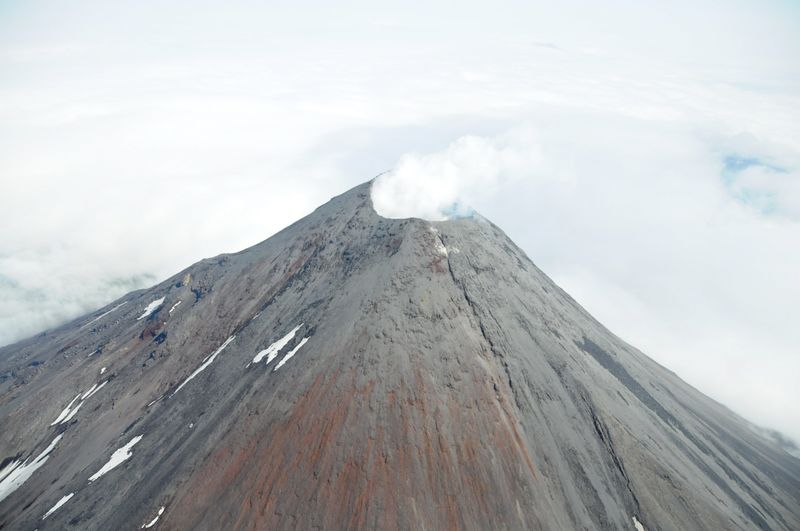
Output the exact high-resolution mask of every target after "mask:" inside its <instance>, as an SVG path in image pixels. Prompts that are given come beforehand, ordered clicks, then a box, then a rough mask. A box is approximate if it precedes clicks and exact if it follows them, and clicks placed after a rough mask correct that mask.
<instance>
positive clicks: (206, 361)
mask: <svg viewBox="0 0 800 531" xmlns="http://www.w3.org/2000/svg"><path fill="white" fill-rule="evenodd" d="M235 337H236V336H231V337H229V338H228V339H226V340H225V343H223V344H222V345H221V346H220V347H219V348H218V349H217V350H215V351H214V353H213V354H211V355H210V356H206V357H205V359H203V364H202V365H200V366H199V367H198V368H197V369H195V371H194V372H193V373H192V374H190V375H189V377H188V378H186V379H185V380H184V381H183V383H181V384H180V385H179V386H178V388H177V389H175V391H173V393H172V394H171V395H170V396H175V393H177V392H178V391H180V390H181V388H183V386H184V385H186V384H187V383H189V382H190V381H191V380H192V378H194V377H195V376H197V375H198V374H200V373H201V372H203V371H204V370H206V368H207V367H208V366H209V365H211V364H212V363H213V362H214V358H216V357H217V354H219V353H220V352H222V350H223V349H224V348H225V347H227V346H228V345H229V344H230V342H231V341H233V338H235Z"/></svg>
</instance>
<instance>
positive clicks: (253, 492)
mask: <svg viewBox="0 0 800 531" xmlns="http://www.w3.org/2000/svg"><path fill="white" fill-rule="evenodd" d="M0 424H1V425H2V429H1V430H0V459H2V464H0V528H2V529H36V528H38V529H41V530H42V531H44V530H45V529H100V530H108V529H139V528H142V527H145V528H160V529H270V530H274V529H301V530H307V529H381V530H391V529H428V530H436V529H466V530H473V529H474V530H486V529H548V530H551V529H570V530H572V529H647V530H648V531H652V530H658V529H663V530H668V529H681V530H690V529H787V530H793V529H800V460H798V459H796V458H795V457H792V456H790V455H789V454H787V453H786V452H784V451H783V450H782V449H781V448H779V447H778V446H777V445H775V444H774V443H773V442H771V441H769V440H767V439H765V438H763V437H762V436H761V435H759V434H758V433H757V432H755V431H753V430H752V429H751V427H750V425H749V424H748V423H747V422H746V421H745V420H743V419H741V418H740V417H738V416H737V415H735V414H734V413H732V412H731V411H729V410H728V409H726V408H725V407H723V406H721V405H720V404H718V403H716V402H714V401H712V400H711V399H709V398H707V397H706V396H704V395H703V394H701V393H700V392H698V391H697V390H695V389H694V388H692V387H690V386H689V385H687V384H686V383H684V382H683V381H681V380H680V379H679V378H678V377H677V376H676V375H675V374H673V373H672V372H670V371H669V370H667V369H665V368H664V367H661V366H660V365H658V364H656V363H655V362H653V361H652V360H650V359H649V358H648V357H647V356H645V355H644V354H642V353H641V352H639V351H637V350H636V349H634V348H633V347H631V346H629V345H627V344H626V343H624V342H623V341H621V340H620V339H619V338H617V337H616V336H614V335H613V334H612V333H611V332H609V331H608V330H606V329H605V328H604V327H603V326H602V325H601V324H600V323H598V322H597V321H596V320H594V319H593V318H592V317H591V316H590V315H589V314H587V313H586V311H585V310H583V309H582V308H581V307H580V306H579V305H578V304H577V303H576V302H575V301H574V300H573V299H572V298H570V297H569V295H567V294H566V293H564V292H563V291H562V290H561V289H560V288H559V287H558V286H556V285H555V284H554V283H553V282H552V281H551V280H550V279H549V278H548V277H547V276H546V275H545V274H544V273H542V272H541V271H540V270H539V269H537V268H536V266H535V265H534V264H533V263H532V262H531V261H530V260H529V259H528V257H527V256H526V255H525V254H524V253H523V252H522V251H521V250H520V249H519V248H517V247H516V246H515V245H514V243H513V242H511V240H509V238H508V237H507V236H506V235H505V234H503V232H502V231H500V230H499V229H498V228H497V227H495V226H494V225H492V224H491V223H490V222H488V221H486V220H484V219H483V218H480V217H479V216H473V217H469V218H460V219H454V220H449V221H442V222H428V221H424V220H421V219H401V220H398V219H385V218H382V217H380V216H378V215H377V214H376V213H375V211H374V210H373V208H372V203H371V199H370V184H369V183H366V184H363V185H361V186H358V187H356V188H354V189H352V190H350V191H349V192H347V193H345V194H343V195H341V196H339V197H336V198H334V199H332V200H331V201H330V202H328V203H327V204H325V205H323V206H321V207H320V208H318V209H317V210H316V211H314V212H313V213H312V214H310V215H309V216H307V217H305V218H303V219H301V220H300V221H298V222H296V223H295V224H293V225H291V226H290V227H288V228H286V229H284V230H283V231H281V232H280V233H278V234H276V235H275V236H273V237H271V238H269V239H268V240H266V241H264V242H262V243H260V244H258V245H256V246H254V247H251V248H249V249H247V250H244V251H241V252H239V253H235V254H230V255H221V256H218V257H216V258H211V259H207V260H203V261H201V262H198V263H197V264H195V265H193V266H191V267H189V268H188V269H186V270H184V271H182V272H180V273H178V274H177V275H175V276H174V277H172V278H170V279H168V280H165V281H164V282H162V283H160V284H158V285H157V286H154V287H152V288H150V289H147V290H142V291H137V292H133V293H130V294H128V295H126V296H124V297H122V298H121V299H119V300H117V301H115V302H113V303H111V304H110V305H108V306H107V307H105V308H102V309H100V310H97V311H96V312H94V313H92V314H90V315H86V316H84V317H82V318H80V319H77V320H75V321H73V322H71V323H68V324H65V325H63V326H61V327H59V328H56V329H54V330H50V331H48V332H45V333H42V334H39V335H38V336H36V337H34V338H31V339H28V340H26V341H22V342H20V343H17V344H15V345H11V346H7V347H4V348H2V349H0Z"/></svg>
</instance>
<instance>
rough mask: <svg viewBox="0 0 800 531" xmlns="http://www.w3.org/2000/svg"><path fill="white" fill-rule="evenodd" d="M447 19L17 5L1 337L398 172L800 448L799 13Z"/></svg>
mask: <svg viewBox="0 0 800 531" xmlns="http://www.w3.org/2000/svg"><path fill="white" fill-rule="evenodd" d="M426 4H427V5H426V6H425V7H424V8H418V9H413V8H411V6H410V4H409V3H408V2H397V3H391V2H337V3H332V2H310V3H309V2H297V1H293V2H220V3H218V5H211V3H210V2H199V1H191V2H189V1H187V2H161V1H159V2H149V1H140V0H137V1H128V2H124V1H123V2H83V1H76V2H36V1H30V0H26V1H17V2H12V1H0V344H7V343H11V342H13V341H15V340H18V339H21V338H23V337H26V336H29V335H31V334H33V333H36V332H38V331H41V330H43V329H45V328H47V327H50V326H53V325H56V324H58V323H60V322H63V321H64V320H66V319H68V318H72V317H75V316H78V315H80V314H82V313H85V312H87V311H90V310H93V309H95V308H97V307H99V306H101V305H104V304H106V303H108V302H110V301H111V300H113V299H114V298H116V297H118V296H121V295H123V294H124V293H126V292H127V291H129V290H131V289H134V288H138V287H144V286H148V285H152V284H153V283H155V282H156V281H159V280H161V279H163V278H165V277H166V276H168V275H170V274H172V273H175V272H177V271H178V270H180V269H181V268H183V267H186V266H188V265H190V264H191V263H193V262H195V261H197V260H198V259H200V258H203V257H208V256H213V255H216V254H219V253H221V252H230V251H237V250H240V249H242V248H244V247H247V246H249V245H252V244H254V243H256V242H258V241H261V240H263V239H265V238H267V237H268V236H270V235H271V234H273V233H274V232H276V231H277V230H279V229H281V228H282V227H284V226H285V225H287V224H289V223H290V222H292V221H294V220H296V219H297V218H299V217H301V216H303V215H305V214H306V213H308V212H310V211H311V210H312V209H313V208H314V207H316V206H318V205H319V204H320V203H322V202H324V201H326V200H327V199H328V198H330V197H331V196H333V195H336V194H338V193H341V192H343V191H345V190H346V189H348V188H349V187H351V186H353V185H356V184H358V183H360V182H363V181H366V180H368V179H370V178H372V177H373V176H375V175H376V174H378V173H380V172H383V171H385V170H389V169H394V173H393V174H392V175H393V177H392V178H393V179H394V184H395V185H396V184H397V183H401V184H402V186H400V187H397V188H396V189H399V190H402V193H400V194H395V195H392V196H391V197H390V200H388V201H387V200H386V196H383V197H382V198H380V205H381V208H382V209H383V210H384V212H386V213H387V214H391V215H421V216H426V217H431V218H434V217H437V216H438V215H441V213H442V212H443V211H446V210H447V209H449V208H451V207H452V205H453V203H458V204H460V205H471V206H473V207H474V208H476V209H477V210H478V211H479V212H481V213H482V214H483V215H485V216H486V217H488V218H489V219H491V220H492V221H494V222H495V223H497V224H498V225H499V226H500V227H502V228H503V229H505V230H506V232H508V233H509V235H510V236H511V237H512V238H513V239H514V240H515V241H517V243H518V244H519V245H520V246H521V247H522V248H523V249H524V250H525V251H526V252H527V253H528V255H529V256H530V257H531V258H532V259H533V261H534V262H536V263H537V265H539V267H541V268H542V269H543V270H544V271H545V272H546V273H548V274H549V275H550V276H551V277H553V278H554V279H555V280H556V282H558V283H559V284H560V285H561V286H562V287H563V288H565V289H566V290H567V291H568V292H569V293H571V294H572V295H573V296H574V297H575V298H576V299H577V300H578V301H579V302H580V303H581V304H583V305H584V306H585V307H586V308H587V309H588V310H589V311H590V312H591V313H593V314H594V315H595V316H596V317H597V318H598V319H599V320H600V321H601V322H603V323H604V324H606V325H607V326H608V327H609V328H610V329H611V330H612V331H614V332H615V333H617V334H618V335H619V336H621V337H622V338H623V339H625V340H627V341H629V342H631V343H632V344H633V345H635V346H637V347H638V348H640V349H641V350H643V351H644V352H646V353H647V354H649V355H650V356H651V357H653V358H654V359H656V360H657V361H659V362H661V363H662V364H664V365H666V366H667V367H669V368H671V369H673V370H674V371H675V372H677V373H678V374H679V375H680V376H681V377H683V378H684V379H685V380H687V381H688V382H689V383H691V384H693V385H695V386H696V387H698V388H699V389H701V390H702V391H704V392H705V393H706V394H709V395H710V396H712V397H714V398H716V399H718V400H720V401H722V402H723V403H725V404H726V405H728V406H730V407H731V408H733V409H734V410H735V411H737V412H739V413H741V414H743V415H745V416H746V417H747V418H749V419H751V420H753V421H755V422H757V423H760V424H763V425H767V426H771V427H775V428H778V429H780V430H782V431H784V432H786V433H788V434H789V435H791V436H793V437H794V438H795V439H800V386H799V385H798V384H797V378H798V375H800V346H798V345H800V310H798V301H800V273H799V272H800V68H798V65H800V4H798V3H797V2H791V1H783V2H780V1H772V2H769V1H751V2H744V1H737V0H726V1H724V2H722V1H719V2H714V1H705V2H704V1H699V0H693V1H682V0H677V1H671V2H663V1H615V0H610V1H606V2H602V3H599V2H586V5H584V3H582V2H575V1H566V2H557V3H554V2H535V1H530V0H528V1H525V2H507V3H506V2H493V3H491V7H489V6H490V3H488V2H479V3H470V2H466V1H464V0H460V1H458V2H450V3H440V2H433V3H426ZM554 4H558V7H555V6H554Z"/></svg>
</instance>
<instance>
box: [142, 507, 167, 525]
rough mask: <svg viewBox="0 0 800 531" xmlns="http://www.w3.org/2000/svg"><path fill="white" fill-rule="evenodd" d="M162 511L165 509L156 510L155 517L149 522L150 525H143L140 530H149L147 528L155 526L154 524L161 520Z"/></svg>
mask: <svg viewBox="0 0 800 531" xmlns="http://www.w3.org/2000/svg"><path fill="white" fill-rule="evenodd" d="M164 509H165V507H162V508H161V509H159V510H158V514H157V515H156V517H155V518H153V519H152V520H150V523H148V524H145V525H143V526H142V529H149V528H151V527H153V526H154V525H156V522H158V519H159V518H161V515H162V514H164Z"/></svg>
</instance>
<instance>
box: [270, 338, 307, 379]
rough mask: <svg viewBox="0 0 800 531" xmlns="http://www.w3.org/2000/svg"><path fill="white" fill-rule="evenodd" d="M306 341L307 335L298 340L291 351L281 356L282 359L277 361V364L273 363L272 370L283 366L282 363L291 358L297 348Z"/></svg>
mask: <svg viewBox="0 0 800 531" xmlns="http://www.w3.org/2000/svg"><path fill="white" fill-rule="evenodd" d="M306 341H308V338H307V337H304V338H303V339H302V340H300V343H298V344H297V346H296V347H294V348H293V349H292V350H291V351H289V353H288V354H286V355H285V356H284V357H283V359H282V360H281V361H279V362H278V364H277V365H275V369H273V372H275V371H277V370H278V369H280V368H281V367H283V365H284V364H285V363H286V362H287V361H289V360H290V359H291V358H292V356H294V355H295V354H296V353H297V351H298V350H300V347H302V346H303V345H305V344H306Z"/></svg>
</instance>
